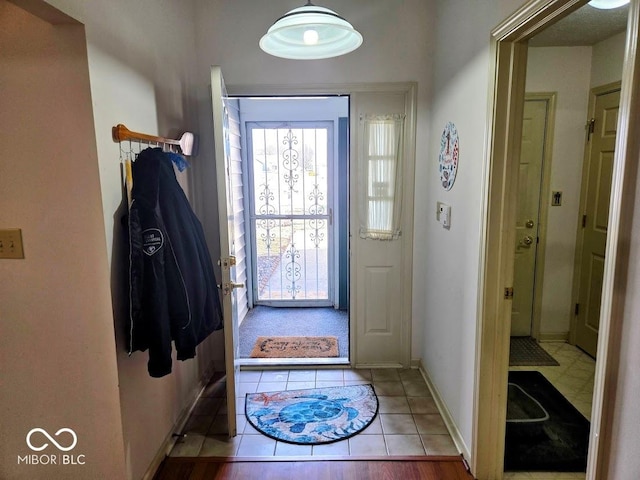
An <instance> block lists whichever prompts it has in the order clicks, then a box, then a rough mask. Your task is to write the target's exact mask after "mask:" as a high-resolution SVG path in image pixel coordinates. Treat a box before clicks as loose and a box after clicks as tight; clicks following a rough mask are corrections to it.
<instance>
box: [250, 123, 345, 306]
mask: <svg viewBox="0 0 640 480" xmlns="http://www.w3.org/2000/svg"><path fill="white" fill-rule="evenodd" d="M332 133H333V123H332V122H284V123H283V122H259V123H257V122H250V123H248V124H247V134H248V140H247V145H248V150H249V152H248V157H249V176H250V178H251V187H250V189H251V192H250V193H251V194H250V199H251V201H250V218H251V233H252V235H251V237H252V239H253V241H252V249H253V251H252V254H253V255H252V258H253V278H254V282H253V302H254V304H262V305H280V306H291V307H292V306H317V307H320V306H331V305H332V304H333V302H332V299H333V291H332V289H333V284H334V279H333V268H332V267H333V260H332V256H333V251H334V249H333V238H334V236H333V206H332V199H333V192H332V188H331V182H330V181H329V179H331V178H332V170H333V169H332V167H333V151H334V149H333V135H332Z"/></svg>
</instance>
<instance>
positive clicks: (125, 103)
mask: <svg viewBox="0 0 640 480" xmlns="http://www.w3.org/2000/svg"><path fill="white" fill-rule="evenodd" d="M50 3H51V4H52V5H54V6H56V7H57V8H59V9H61V10H62V11H64V12H65V13H67V14H69V15H71V16H73V17H74V18H76V19H77V20H79V21H80V22H82V23H84V24H85V28H86V32H87V51H88V59H89V76H90V79H91V97H92V100H93V114H94V115H93V118H94V125H95V138H96V142H97V150H98V164H99V169H100V187H101V191H102V204H103V214H104V225H105V232H106V236H107V239H106V241H107V250H106V254H107V255H108V259H109V262H110V264H111V280H110V282H111V290H112V293H113V297H114V305H113V312H114V317H115V318H114V329H115V335H116V355H117V362H118V381H119V388H120V401H121V404H122V428H123V434H124V450H125V457H126V469H127V476H128V478H132V479H138V478H141V477H142V475H143V474H144V472H145V471H146V469H147V468H148V466H149V464H150V463H151V461H152V460H153V458H154V456H155V455H156V453H157V452H158V449H159V448H160V446H161V445H162V442H163V441H164V440H165V438H166V437H167V436H169V435H171V434H172V433H173V427H174V423H175V422H176V420H178V418H179V416H180V414H181V413H182V412H183V410H184V409H185V408H186V407H188V406H190V404H191V402H192V401H193V399H194V397H195V395H196V394H197V393H198V391H199V388H200V382H201V380H202V379H203V377H206V375H207V371H208V370H209V369H210V367H211V365H212V362H213V360H214V357H215V356H219V357H221V356H222V352H221V351H220V349H217V351H216V342H215V339H216V338H217V337H221V332H216V333H215V334H214V335H212V337H210V338H209V339H208V340H207V341H205V343H203V345H201V347H200V348H199V349H198V355H197V357H196V358H195V359H193V360H188V361H185V362H177V361H176V360H175V352H174V361H173V372H172V374H171V375H168V376H166V377H163V378H160V379H155V378H151V377H149V375H148V373H147V358H148V354H147V353H146V352H136V353H134V354H133V355H132V356H131V357H129V356H128V355H127V351H126V345H125V343H126V335H125V325H126V323H125V318H126V317H125V316H126V314H127V305H126V290H124V289H123V287H124V288H126V285H125V283H124V282H123V281H122V278H123V275H124V274H125V272H126V265H127V263H126V258H123V255H125V252H124V251H123V249H122V248H121V247H122V244H123V243H122V242H124V241H125V240H126V239H124V240H123V238H122V235H123V234H124V231H123V230H122V229H121V223H120V222H121V214H122V210H121V209H120V208H119V206H120V203H121V200H122V196H121V189H120V173H119V170H120V167H119V148H118V144H117V143H114V142H113V140H112V138H111V127H112V126H114V125H116V124H118V123H123V124H125V125H126V126H127V127H129V128H130V129H131V130H134V131H138V132H145V133H149V134H159V135H162V136H168V137H173V138H177V137H179V136H180V135H181V134H182V132H183V131H185V130H192V131H194V132H195V133H196V134H202V133H203V132H202V131H201V130H200V128H199V126H198V122H197V114H196V110H197V106H196V105H195V99H194V97H193V93H192V92H193V82H194V79H193V73H194V71H195V65H196V57H195V35H194V32H193V23H194V16H195V11H194V10H193V3H192V2H185V1H174V0H142V1H136V2H129V1H127V0H115V1H114V0H110V1H108V2H106V1H101V2H83V1H81V0H50ZM199 161H200V159H199V158H198V157H195V158H192V159H190V162H191V163H192V164H194V163H197V162H199ZM182 180H183V181H182V183H183V185H184V184H185V183H187V182H185V180H186V178H182Z"/></svg>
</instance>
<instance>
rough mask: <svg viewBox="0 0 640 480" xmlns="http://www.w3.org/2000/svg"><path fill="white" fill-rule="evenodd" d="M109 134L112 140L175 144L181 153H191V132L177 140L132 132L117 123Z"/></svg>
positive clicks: (188, 154)
mask: <svg viewBox="0 0 640 480" xmlns="http://www.w3.org/2000/svg"><path fill="white" fill-rule="evenodd" d="M111 136H112V137H113V141H114V142H124V141H125V140H135V141H143V142H151V143H157V144H165V145H176V146H178V147H179V148H180V151H181V152H182V154H183V155H187V156H190V155H191V154H192V153H193V143H194V142H193V140H194V138H193V133H191V132H184V133H183V134H182V136H181V137H180V138H179V139H178V140H173V139H171V138H164V137H157V136H155V135H148V134H146V133H138V132H132V131H131V130H129V129H128V128H127V127H125V126H124V125H123V124H121V123H119V124H118V125H116V126H115V127H113V128H112V129H111Z"/></svg>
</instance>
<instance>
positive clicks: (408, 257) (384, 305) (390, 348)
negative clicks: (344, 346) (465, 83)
mask: <svg viewBox="0 0 640 480" xmlns="http://www.w3.org/2000/svg"><path fill="white" fill-rule="evenodd" d="M351 104H352V107H353V110H352V116H351V118H352V121H351V128H352V135H351V152H352V155H351V162H350V165H351V167H350V190H351V192H350V203H351V208H350V211H351V212H352V213H351V217H350V218H351V220H350V231H351V232H350V237H351V272H352V277H351V289H350V296H351V301H350V305H351V312H350V313H351V318H352V320H353V321H354V325H355V333H356V335H355V342H352V343H355V347H354V349H355V351H354V354H355V356H354V359H355V363H356V365H379V366H409V362H410V325H411V276H412V268H411V263H412V237H413V231H412V225H413V201H412V199H413V185H414V173H413V172H414V155H413V145H414V144H413V138H414V126H413V125H414V121H413V118H414V117H413V108H412V105H413V90H412V89H409V90H402V91H391V92H366V93H356V94H354V95H353V96H352V98H351ZM394 115H401V116H403V117H404V129H403V135H402V138H401V140H400V141H401V142H402V150H403V153H404V155H403V159H402V175H401V176H400V177H398V178H397V182H398V183H397V185H396V188H400V189H401V191H402V195H401V197H400V199H398V201H400V202H402V211H401V215H400V225H399V227H400V235H399V236H397V238H394V239H391V240H378V239H373V238H362V237H361V235H360V233H361V226H362V223H363V217H364V219H365V220H364V221H371V218H372V216H375V215H377V213H379V212H380V211H390V210H393V209H394V208H393V206H391V205H389V204H388V201H389V198H390V197H389V192H391V191H392V190H393V189H392V188H390V187H389V186H388V185H386V182H382V181H380V176H381V175H383V174H380V171H382V170H383V169H385V168H387V167H386V166H385V165H383V163H384V162H387V161H389V159H388V158H386V157H385V156H384V155H376V154H372V153H371V150H372V149H374V150H375V145H374V146H372V145H371V144H369V145H367V144H366V139H365V138H364V137H365V128H364V119H365V118H366V117H368V116H390V117H391V116H394ZM374 153H375V152H374ZM363 155H366V156H367V160H366V161H367V162H369V164H370V165H369V168H370V171H369V173H367V172H366V171H363V163H362V162H363ZM364 168H366V167H364ZM374 169H376V171H374V172H373V173H372V171H373V170H374ZM363 203H368V205H369V209H367V206H366V205H363ZM374 209H377V213H376V212H374V211H373V210H374ZM363 212H364V213H363ZM367 218H369V220H366V219H367Z"/></svg>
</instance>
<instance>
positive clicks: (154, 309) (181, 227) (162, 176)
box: [129, 148, 222, 377]
mask: <svg viewBox="0 0 640 480" xmlns="http://www.w3.org/2000/svg"><path fill="white" fill-rule="evenodd" d="M132 168H133V191H132V204H131V208H130V210H129V260H130V262H129V288H130V312H129V313H130V316H129V317H130V318H129V321H130V324H129V354H131V353H132V352H133V351H135V350H143V351H144V350H147V349H149V363H148V369H149V374H150V375H151V376H152V377H162V376H164V375H167V374H169V373H170V372H171V341H172V340H173V341H174V343H175V347H176V351H177V358H178V360H186V359H188V358H193V357H194V356H195V353H196V351H195V349H196V346H197V345H198V344H199V343H200V342H202V341H203V340H204V339H205V338H206V337H207V336H208V335H209V334H210V333H211V332H213V331H214V330H219V329H221V328H222V309H221V305H220V297H219V293H218V289H217V286H216V279H215V275H214V271H213V264H212V263H211V257H210V255H209V250H208V249H207V245H206V242H205V239H204V232H203V230H202V225H201V224H200V221H199V220H198V218H197V217H196V216H195V214H194V213H193V211H192V209H191V206H190V205H189V201H188V200H187V197H186V196H185V194H184V191H183V190H182V188H181V187H180V185H179V184H178V181H177V180H176V177H175V172H174V170H173V164H172V162H171V160H170V157H169V155H168V154H166V153H164V152H163V151H162V150H161V149H160V148H147V149H145V150H143V151H142V152H141V153H140V155H138V158H137V159H136V161H135V162H134V163H133V167H132Z"/></svg>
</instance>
